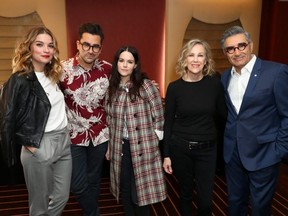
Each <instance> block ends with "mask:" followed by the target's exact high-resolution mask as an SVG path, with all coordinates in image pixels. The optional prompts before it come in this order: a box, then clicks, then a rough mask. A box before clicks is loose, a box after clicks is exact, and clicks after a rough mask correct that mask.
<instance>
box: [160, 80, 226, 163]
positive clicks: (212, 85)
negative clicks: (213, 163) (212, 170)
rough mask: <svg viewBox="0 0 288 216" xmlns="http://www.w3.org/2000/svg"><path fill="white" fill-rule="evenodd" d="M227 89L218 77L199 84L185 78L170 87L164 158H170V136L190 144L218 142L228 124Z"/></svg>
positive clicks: (165, 126) (166, 103)
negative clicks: (225, 94)
mask: <svg viewBox="0 0 288 216" xmlns="http://www.w3.org/2000/svg"><path fill="white" fill-rule="evenodd" d="M226 115H227V110H226V105H225V99H224V89H223V86H222V84H221V81H220V79H219V78H218V77H216V76H204V77H203V79H201V80H200V81H197V82H186V81H184V80H183V79H182V78H180V79H178V80H176V81H174V82H172V83H170V84H169V86H168V88H167V92H166V97H165V124H164V149H163V156H164V157H169V146H170V144H171V136H172V134H174V135H175V136H176V137H179V138H182V139H185V140H189V141H212V140H215V141H216V140H217V130H218V128H219V127H223V124H225V121H226Z"/></svg>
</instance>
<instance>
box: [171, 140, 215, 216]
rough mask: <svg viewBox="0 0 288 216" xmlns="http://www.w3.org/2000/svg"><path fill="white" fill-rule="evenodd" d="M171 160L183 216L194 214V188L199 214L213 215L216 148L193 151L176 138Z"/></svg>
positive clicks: (209, 147) (202, 215)
mask: <svg viewBox="0 0 288 216" xmlns="http://www.w3.org/2000/svg"><path fill="white" fill-rule="evenodd" d="M172 143H173V145H171V147H170V158H171V161H172V167H173V171H174V174H175V176H176V178H177V179H178V182H179V188H180V212H181V215H182V216H191V215H192V196H193V187H194V185H195V186H196V191H197V207H198V215H199V216H200V215H201V216H207V215H211V213H212V193H213V185H214V177H215V170H216V158H217V146H216V142H215V144H213V145H211V146H206V147H204V148H200V149H190V148H189V146H188V144H187V142H185V141H183V140H181V139H177V138H175V139H173V142H172Z"/></svg>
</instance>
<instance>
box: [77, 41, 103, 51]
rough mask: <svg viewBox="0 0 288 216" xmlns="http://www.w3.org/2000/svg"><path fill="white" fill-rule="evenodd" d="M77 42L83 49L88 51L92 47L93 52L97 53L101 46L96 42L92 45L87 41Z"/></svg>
mask: <svg viewBox="0 0 288 216" xmlns="http://www.w3.org/2000/svg"><path fill="white" fill-rule="evenodd" d="M79 44H81V45H82V49H83V50H84V51H89V50H90V48H92V51H93V52H95V53H98V52H99V51H100V50H101V46H100V45H98V44H96V45H93V46H91V45H90V44H89V43H86V42H84V43H81V42H79Z"/></svg>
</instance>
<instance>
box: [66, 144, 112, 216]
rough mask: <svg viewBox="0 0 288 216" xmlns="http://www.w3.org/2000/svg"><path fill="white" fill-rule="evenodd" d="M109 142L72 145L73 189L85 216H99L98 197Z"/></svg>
mask: <svg viewBox="0 0 288 216" xmlns="http://www.w3.org/2000/svg"><path fill="white" fill-rule="evenodd" d="M107 146H108V142H105V143H102V144H100V145H97V146H96V147H94V146H93V145H92V143H90V145H89V146H88V147H86V146H76V145H72V146H71V154H72V180H71V190H72V192H73V193H74V195H75V196H76V199H77V201H78V202H79V204H80V207H81V208H82V210H83V213H84V215H85V216H99V207H98V198H99V193H100V182H101V176H102V170H103V163H104V160H105V154H106V151H107Z"/></svg>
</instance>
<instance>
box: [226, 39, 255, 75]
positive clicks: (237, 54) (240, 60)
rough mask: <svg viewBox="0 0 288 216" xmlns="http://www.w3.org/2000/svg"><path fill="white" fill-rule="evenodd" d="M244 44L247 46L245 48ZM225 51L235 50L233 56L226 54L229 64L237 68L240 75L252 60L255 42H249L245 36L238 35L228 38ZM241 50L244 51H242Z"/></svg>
mask: <svg viewBox="0 0 288 216" xmlns="http://www.w3.org/2000/svg"><path fill="white" fill-rule="evenodd" d="M243 44H245V45H246V44H247V46H246V47H245V48H244V47H243ZM224 47H225V49H227V48H228V49H230V50H231V49H232V48H234V52H233V53H232V51H231V54H230V53H228V52H226V51H225V49H224V53H225V55H226V56H227V58H228V60H229V62H230V63H231V64H232V65H233V66H234V67H235V69H236V71H237V72H239V73H240V71H241V69H242V68H243V67H244V66H245V65H246V64H247V63H248V62H249V61H250V60H251V58H252V51H253V42H248V41H247V39H246V37H245V35H244V34H236V35H232V36H230V37H228V38H227V39H226V40H225V43H224ZM241 49H243V50H242V51H241Z"/></svg>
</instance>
